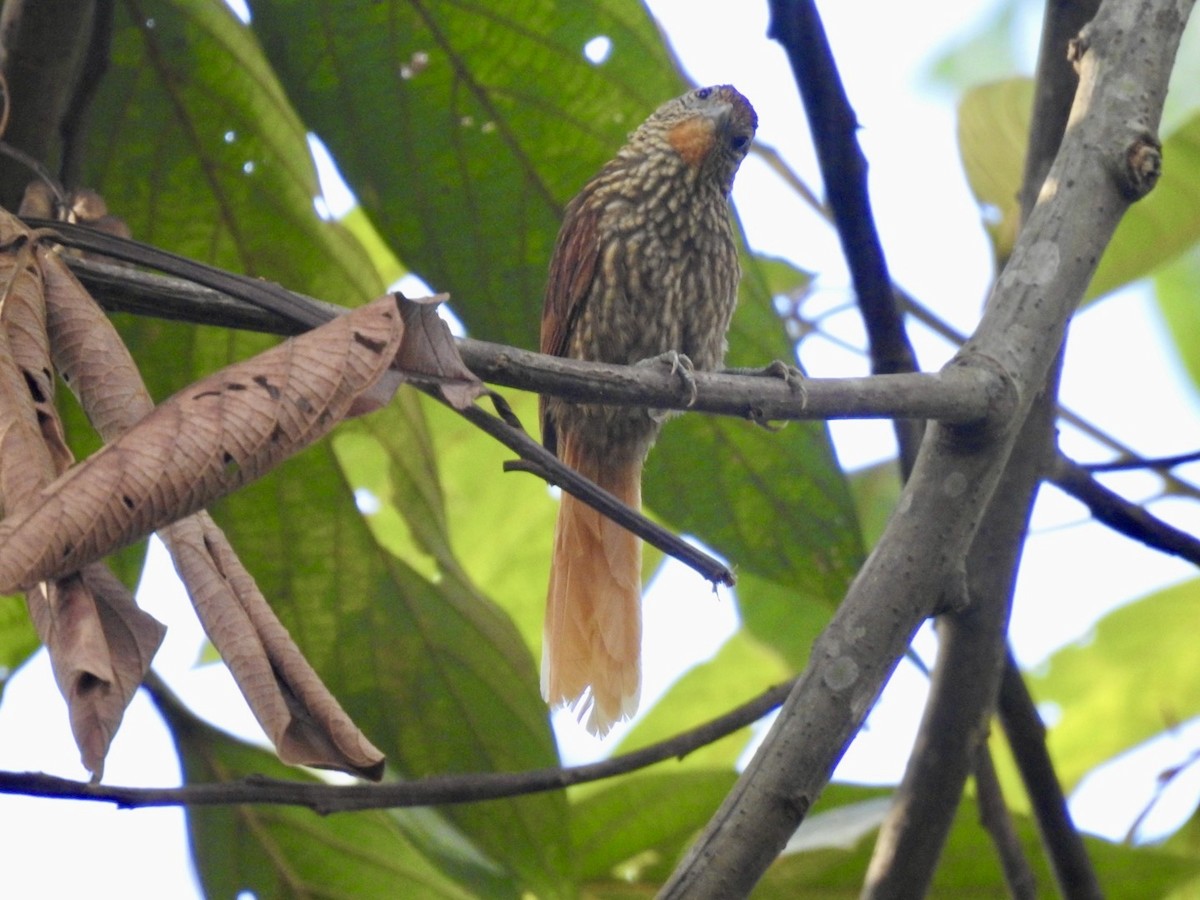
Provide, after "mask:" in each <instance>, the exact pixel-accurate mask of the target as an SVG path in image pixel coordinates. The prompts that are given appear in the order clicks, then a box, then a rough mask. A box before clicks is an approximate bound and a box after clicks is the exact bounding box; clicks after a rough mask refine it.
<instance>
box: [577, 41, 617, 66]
mask: <svg viewBox="0 0 1200 900" xmlns="http://www.w3.org/2000/svg"><path fill="white" fill-rule="evenodd" d="M583 55H584V56H585V57H587V61H588V62H590V63H591V64H592V65H593V66H600V65H603V64H604V63H605V62H607V61H608V58H609V56H611V55H612V38H610V37H608V35H604V34H599V35H596V37H594V38H592V39H591V40H590V41H588V42H587V43H586V44H584V45H583Z"/></svg>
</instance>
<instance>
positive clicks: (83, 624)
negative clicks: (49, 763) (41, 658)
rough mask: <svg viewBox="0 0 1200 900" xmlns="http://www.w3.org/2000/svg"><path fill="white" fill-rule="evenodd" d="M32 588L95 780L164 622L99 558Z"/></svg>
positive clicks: (42, 632)
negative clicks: (75, 571)
mask: <svg viewBox="0 0 1200 900" xmlns="http://www.w3.org/2000/svg"><path fill="white" fill-rule="evenodd" d="M33 595H37V600H36V602H35V601H34V599H33ZM29 596H30V604H29V607H30V616H31V617H32V619H33V624H34V627H35V628H36V629H37V632H38V635H39V637H41V639H42V641H43V643H45V645H46V648H47V650H48V651H49V653H50V662H51V666H52V668H53V671H54V679H55V681H56V682H57V683H58V687H59V690H60V691H61V692H62V695H63V697H64V698H65V699H66V701H67V710H68V713H69V716H70V721H71V732H72V734H73V735H74V736H75V743H76V744H77V745H78V746H79V751H80V754H81V757H82V762H83V764H84V766H85V767H86V768H87V769H88V771H90V772H91V773H92V779H93V781H99V780H100V777H101V776H102V775H103V773H104V759H105V757H106V756H107V754H108V747H109V744H110V743H111V742H112V738H113V735H115V734H116V732H117V728H118V727H120V724H121V720H122V718H123V716H124V713H125V709H126V707H127V706H128V705H129V701H130V700H132V699H133V695H134V693H135V692H136V691H137V688H138V685H140V684H141V683H142V679H143V678H145V677H146V672H147V671H149V669H150V662H151V660H152V659H153V658H154V654H155V653H156V652H157V651H158V647H159V645H160V644H161V643H162V639H163V636H164V634H165V633H166V628H165V627H164V626H163V625H162V623H160V622H159V621H158V620H157V619H155V618H154V617H153V616H151V615H149V614H148V613H146V612H144V611H143V610H141V609H140V608H139V607H138V606H137V604H136V603H135V602H134V599H133V595H132V594H130V593H129V590H128V588H126V587H125V585H124V584H122V583H121V581H120V579H118V578H117V577H116V576H115V575H113V574H112V572H110V571H109V570H108V568H107V567H105V566H103V565H100V564H98V563H94V564H92V565H90V566H87V567H86V568H85V569H84V570H83V572H82V574H81V575H78V574H77V575H71V576H68V577H66V578H62V579H59V580H58V581H54V582H43V583H42V584H39V585H37V586H36V587H35V588H33V590H31V591H29Z"/></svg>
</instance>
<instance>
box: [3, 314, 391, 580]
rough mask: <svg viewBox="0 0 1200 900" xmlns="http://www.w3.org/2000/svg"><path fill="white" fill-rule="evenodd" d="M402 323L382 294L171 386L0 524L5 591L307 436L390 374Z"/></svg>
mask: <svg viewBox="0 0 1200 900" xmlns="http://www.w3.org/2000/svg"><path fill="white" fill-rule="evenodd" d="M403 331H404V325H403V322H402V320H401V318H400V315H399V313H398V311H397V306H396V301H395V299H394V298H392V297H383V298H380V299H379V300H376V301H375V302H374V303H371V304H369V305H367V306H364V307H360V308H359V309H356V310H354V311H353V312H351V313H348V314H347V315H344V316H340V317H339V318H337V319H334V320H333V321H331V322H329V323H327V324H326V325H323V326H322V327H320V328H317V329H314V330H313V331H310V332H307V333H306V334H303V335H301V336H299V337H296V338H292V339H290V340H288V341H285V342H284V343H283V344H281V345H279V346H278V347H274V348H272V349H271V350H268V351H266V352H265V353H262V354H260V355H258V356H256V357H254V358H252V359H249V360H247V361H245V362H242V363H238V364H236V365H234V366H230V367H229V368H227V369H223V370H222V371H220V372H218V373H216V374H214V375H211V376H209V377H208V378H205V379H202V380H201V381H199V382H197V383H196V384H194V385H192V386H191V387H190V388H187V389H185V390H184V391H181V392H180V393H179V394H176V395H175V396H174V397H172V398H171V399H170V400H168V401H166V402H165V403H163V404H162V405H161V406H159V407H156V408H155V409H154V410H153V411H152V412H151V413H150V414H149V415H147V416H146V417H145V418H143V419H142V420H141V421H140V422H139V423H138V424H137V425H136V426H135V427H134V428H133V429H131V430H129V431H127V432H126V433H125V434H123V435H122V436H121V437H120V438H118V439H117V440H116V441H114V442H113V443H111V444H108V445H107V446H105V447H104V448H102V449H101V450H99V451H98V452H97V453H95V454H93V455H92V456H91V457H89V458H88V459H87V460H85V461H84V462H83V463H81V464H80V465H78V466H75V467H74V468H72V469H70V470H68V471H67V472H65V473H64V474H63V475H62V476H60V477H59V478H58V479H57V480H56V481H55V482H53V483H52V484H51V485H49V486H48V487H46V488H44V489H43V490H42V491H40V492H39V495H38V497H37V502H36V505H35V506H34V507H33V508H31V509H29V510H26V511H24V512H23V513H21V514H19V515H15V516H10V517H9V518H7V519H5V520H4V521H3V522H2V523H0V591H4V590H10V591H11V590H14V589H17V588H25V587H28V586H31V585H33V584H36V583H37V582H39V581H43V580H46V579H50V578H57V577H60V576H62V575H65V574H68V573H70V572H72V571H75V570H76V569H79V568H80V567H82V566H84V565H86V564H87V563H89V562H92V561H94V560H96V559H99V558H101V557H103V556H106V555H107V554H109V553H112V552H113V551H114V550H117V549H120V548H121V547H123V546H126V545H127V544H129V543H132V542H133V541H134V540H136V539H138V538H139V537H141V536H143V535H145V534H148V533H149V532H150V531H153V530H154V529H156V528H159V527H162V526H163V525H166V524H167V523H169V522H172V521H175V520H177V519H180V518H183V517H184V516H187V515H189V514H190V513H193V512H195V511H197V510H199V509H201V508H202V507H204V506H206V505H207V504H208V503H210V502H212V501H213V500H215V499H217V498H219V497H222V496H224V495H225V494H227V493H229V492H231V491H233V490H235V489H236V488H238V487H240V486H242V485H244V484H246V483H248V482H250V481H252V480H254V479H255V478H258V477H259V476H261V475H262V474H264V473H265V472H266V471H268V470H269V469H271V468H272V467H273V466H275V465H277V464H278V463H279V462H281V461H282V460H283V459H284V458H286V457H287V456H289V455H291V454H292V453H295V452H296V451H298V450H300V449H301V448H303V447H305V446H307V445H309V444H311V443H313V442H314V441H316V440H317V439H319V438H320V437H322V436H323V435H325V434H326V433H327V432H328V431H329V430H330V429H331V428H332V427H333V426H334V425H335V424H336V423H337V422H338V421H340V420H341V419H342V418H344V417H345V416H346V415H347V414H349V413H350V412H351V411H352V408H353V406H354V404H355V402H356V401H358V400H359V399H360V398H361V397H362V396H363V395H364V394H367V393H368V392H369V391H370V390H371V389H372V388H373V387H375V386H376V385H377V384H378V382H379V381H380V380H381V379H383V378H385V376H386V375H387V372H388V366H389V364H390V363H391V361H392V360H393V359H394V358H395V356H396V352H397V350H398V348H399V345H400V339H401V336H402V334H403ZM377 399H378V398H376V402H377Z"/></svg>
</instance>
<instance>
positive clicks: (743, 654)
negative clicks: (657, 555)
mask: <svg viewBox="0 0 1200 900" xmlns="http://www.w3.org/2000/svg"><path fill="white" fill-rule="evenodd" d="M789 677H791V671H790V670H789V668H788V667H787V666H786V665H784V664H783V662H782V660H780V658H779V656H778V655H776V654H775V653H773V652H772V651H771V650H769V649H767V648H766V647H764V646H763V645H762V644H761V643H759V642H758V641H756V640H755V639H754V638H752V637H750V636H749V635H747V634H746V633H745V632H744V631H741V632H738V633H737V634H735V635H733V637H731V638H730V639H729V640H728V641H726V642H725V644H724V646H722V647H721V649H720V650H719V651H718V652H717V655H716V656H714V657H713V658H712V659H711V660H709V661H707V662H703V663H701V664H699V665H698V666H696V667H695V668H693V669H692V670H691V671H689V672H687V673H686V674H685V675H684V676H683V677H682V678H680V679H679V681H677V682H676V683H675V684H674V685H672V687H671V689H670V690H669V691H667V693H666V694H665V695H664V696H663V698H662V699H661V700H660V701H659V702H658V703H656V704H655V705H654V708H653V709H651V710H649V711H648V712H647V713H646V715H645V717H644V718H642V719H641V720H640V721H638V723H637V724H636V725H634V727H633V728H632V729H631V730H630V731H629V733H628V734H627V735H626V736H625V738H624V739H623V740H622V741H621V745H620V746H619V747H618V748H617V751H616V752H617V753H628V752H630V751H633V750H637V749H639V748H641V747H645V746H648V745H650V744H654V743H657V742H658V741H662V740H666V739H667V738H670V737H674V736H675V735H677V734H679V733H681V732H683V731H687V730H688V729H691V728H695V727H696V726H698V725H702V724H703V723H704V722H705V721H706V720H707V719H710V718H714V717H716V716H719V715H722V714H724V713H726V712H729V711H730V710H731V709H733V708H734V707H736V706H739V705H741V704H742V703H745V702H747V701H748V700H752V699H753V698H754V697H757V696H758V695H759V694H761V693H762V692H763V691H765V690H767V689H768V688H770V687H772V686H773V685H777V684H780V683H782V682H784V681H786V680H787V679H788V678H789ZM750 736H751V735H750V728H749V726H747V727H746V728H743V729H740V730H738V731H735V732H734V733H733V734H730V735H728V736H727V737H724V738H722V739H721V740H719V741H717V742H716V743H714V744H709V745H708V746H707V747H702V748H700V749H699V750H696V751H694V752H692V753H689V754H688V755H687V756H686V757H684V758H683V759H682V760H680V761H679V765H681V766H684V767H686V768H688V769H703V768H707V769H717V768H725V769H728V770H729V771H731V772H732V771H733V768H734V764H735V763H736V762H737V760H738V758H739V757H740V756H741V755H742V753H743V752H744V751H745V749H746V745H747V743H748V742H749V740H750Z"/></svg>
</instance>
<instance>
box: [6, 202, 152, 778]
mask: <svg viewBox="0 0 1200 900" xmlns="http://www.w3.org/2000/svg"><path fill="white" fill-rule="evenodd" d="M13 221H14V220H12V218H11V217H10V216H7V214H5V215H4V216H0V235H3V237H4V238H8V240H7V241H6V245H7V246H8V247H9V250H10V252H9V253H7V254H5V255H4V256H3V258H2V259H0V272H2V273H3V275H2V277H3V283H4V291H3V301H2V303H0V491H2V495H3V500H4V506H5V509H6V510H7V511H8V513H9V514H10V515H11V514H13V513H16V512H19V511H21V510H24V509H27V508H29V506H30V505H31V504H32V503H35V502H37V494H38V491H39V489H40V488H42V487H43V486H45V485H46V484H48V483H50V482H51V481H52V479H53V478H54V477H55V475H56V474H57V473H58V471H60V470H61V469H62V468H64V467H65V466H66V465H68V464H69V463H70V462H71V454H70V451H69V450H68V449H67V446H66V443H65V440H64V439H63V434H62V426H61V423H60V421H59V419H58V415H57V412H56V410H55V407H54V402H53V401H54V393H53V392H54V380H53V375H52V373H51V371H50V356H49V346H48V338H47V335H46V325H45V306H44V298H43V295H42V279H41V276H40V273H39V271H38V269H37V267H36V266H35V265H34V256H33V254H32V253H31V252H30V248H31V245H30V244H29V242H28V241H26V240H25V239H24V236H23V230H22V229H21V228H20V226H19V223H17V227H14V225H13ZM26 601H27V604H28V607H29V614H30V618H31V619H32V620H33V622H34V626H35V628H36V629H37V631H38V634H39V636H40V637H41V639H42V641H43V643H45V645H46V647H47V650H48V651H49V654H50V660H51V663H52V666H53V670H54V673H55V677H56V680H57V681H58V684H59V687H60V690H61V691H62V694H63V696H64V698H65V699H66V701H67V706H68V711H69V714H70V720H71V729H72V732H73V734H74V736H75V740H76V743H77V744H78V746H79V748H80V752H81V754H82V760H83V764H84V765H85V766H86V767H87V768H88V770H89V771H91V772H92V773H93V778H94V779H96V780H98V779H99V778H100V776H101V774H102V772H103V768H104V758H105V756H106V754H107V752H108V746H109V743H110V742H111V740H112V736H113V734H114V733H115V732H116V730H117V728H118V727H119V725H120V723H121V719H122V717H123V715H124V711H125V708H126V706H127V705H128V703H129V700H130V699H131V698H132V696H133V692H134V691H135V690H136V689H137V685H138V684H140V683H141V680H142V678H143V677H144V675H145V673H146V670H147V669H148V667H149V665H150V660H151V658H152V657H153V655H154V652H155V650H157V648H158V645H159V644H160V643H161V641H162V636H163V631H164V629H163V627H162V625H161V624H160V623H159V622H157V621H156V620H155V619H154V618H153V617H151V616H149V615H148V614H146V613H144V612H142V611H141V610H140V609H138V608H137V606H136V605H135V604H134V602H133V598H132V597H131V596H130V595H129V593H128V591H127V590H126V589H125V588H124V586H123V585H121V583H120V582H119V581H118V580H117V579H116V578H115V577H114V576H113V575H112V574H111V573H110V572H109V571H108V570H107V569H106V568H104V567H103V566H99V565H96V566H90V567H89V569H88V571H87V572H86V573H84V575H83V577H81V576H80V575H79V574H77V573H73V574H70V575H68V576H66V577H64V578H62V579H60V580H59V581H56V582H50V583H41V584H38V585H34V586H33V587H32V588H31V590H29V591H27V592H26Z"/></svg>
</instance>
